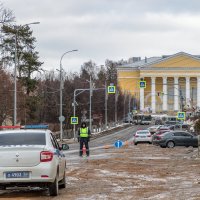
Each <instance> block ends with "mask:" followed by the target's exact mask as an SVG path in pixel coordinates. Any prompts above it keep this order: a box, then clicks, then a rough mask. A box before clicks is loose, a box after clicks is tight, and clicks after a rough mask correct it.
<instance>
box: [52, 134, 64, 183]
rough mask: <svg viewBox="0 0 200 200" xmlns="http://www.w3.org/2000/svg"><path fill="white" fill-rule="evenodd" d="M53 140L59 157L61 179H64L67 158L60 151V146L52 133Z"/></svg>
mask: <svg viewBox="0 0 200 200" xmlns="http://www.w3.org/2000/svg"><path fill="white" fill-rule="evenodd" d="M51 140H52V143H53V145H54V148H55V150H56V155H57V157H58V164H59V179H62V177H63V173H64V170H65V157H64V154H63V153H62V152H61V151H60V147H59V144H58V142H57V140H56V138H55V137H54V135H53V134H52V133H51Z"/></svg>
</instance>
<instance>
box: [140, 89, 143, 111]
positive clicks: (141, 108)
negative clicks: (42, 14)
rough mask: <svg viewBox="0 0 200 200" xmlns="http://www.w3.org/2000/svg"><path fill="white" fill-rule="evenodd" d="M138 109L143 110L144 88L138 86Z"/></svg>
mask: <svg viewBox="0 0 200 200" xmlns="http://www.w3.org/2000/svg"><path fill="white" fill-rule="evenodd" d="M140 110H141V111H143V110H144V88H140Z"/></svg>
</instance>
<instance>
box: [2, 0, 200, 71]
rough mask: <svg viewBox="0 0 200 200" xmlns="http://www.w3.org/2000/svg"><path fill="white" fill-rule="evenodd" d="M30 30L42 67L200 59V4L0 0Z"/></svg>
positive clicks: (191, 0)
mask: <svg viewBox="0 0 200 200" xmlns="http://www.w3.org/2000/svg"><path fill="white" fill-rule="evenodd" d="M0 2H2V3H3V4H4V7H5V8H9V9H11V10H12V11H13V12H14V15H15V17H16V22H17V24H26V23H30V22H35V21H39V22H40V24H39V25H31V28H32V29H33V35H34V36H35V37H36V39H37V43H36V46H37V51H39V55H40V60H41V61H42V62H44V65H43V68H44V69H47V70H50V69H56V68H59V63H60V58H61V56H62V54H63V53H64V52H66V51H69V50H73V49H78V52H73V53H70V54H67V55H66V56H64V58H63V60H62V65H63V68H64V69H65V70H66V71H68V70H70V71H79V69H80V66H81V65H82V64H83V63H84V62H87V61H89V60H92V61H94V62H95V63H96V64H97V65H104V63H105V60H106V59H110V60H114V61H118V60H121V59H124V60H126V59H128V58H130V57H142V58H144V57H145V56H147V57H152V56H161V55H168V54H174V53H177V52H180V51H184V52H186V53H189V54H200V50H199V44H200V42H199V40H200V0H0Z"/></svg>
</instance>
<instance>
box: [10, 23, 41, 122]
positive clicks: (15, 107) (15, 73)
mask: <svg viewBox="0 0 200 200" xmlns="http://www.w3.org/2000/svg"><path fill="white" fill-rule="evenodd" d="M39 23H40V22H32V23H28V24H24V25H22V27H24V26H28V25H31V24H39ZM14 28H16V33H15V69H14V116H13V125H14V126H15V125H16V124H17V67H18V64H17V63H18V59H17V36H18V28H17V26H14Z"/></svg>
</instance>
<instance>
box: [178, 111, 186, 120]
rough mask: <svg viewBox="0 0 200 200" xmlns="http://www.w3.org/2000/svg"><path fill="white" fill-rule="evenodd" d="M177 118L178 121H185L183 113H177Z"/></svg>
mask: <svg viewBox="0 0 200 200" xmlns="http://www.w3.org/2000/svg"><path fill="white" fill-rule="evenodd" d="M177 118H178V119H182V120H185V112H178V113H177Z"/></svg>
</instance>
